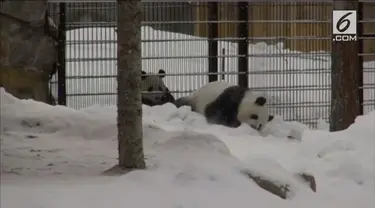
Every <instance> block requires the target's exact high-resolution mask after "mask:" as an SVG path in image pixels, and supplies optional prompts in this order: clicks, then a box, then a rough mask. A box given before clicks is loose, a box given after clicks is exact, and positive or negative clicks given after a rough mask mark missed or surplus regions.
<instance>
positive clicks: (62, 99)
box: [57, 3, 66, 105]
mask: <svg viewBox="0 0 375 208" xmlns="http://www.w3.org/2000/svg"><path fill="white" fill-rule="evenodd" d="M59 7H60V8H59V9H60V11H59V27H58V30H59V31H58V52H57V60H58V63H57V65H58V68H57V90H58V104H59V105H66V76H65V75H66V71H65V66H66V64H65V47H66V44H65V42H66V41H65V40H66V35H65V32H66V18H65V9H66V3H60V5H59Z"/></svg>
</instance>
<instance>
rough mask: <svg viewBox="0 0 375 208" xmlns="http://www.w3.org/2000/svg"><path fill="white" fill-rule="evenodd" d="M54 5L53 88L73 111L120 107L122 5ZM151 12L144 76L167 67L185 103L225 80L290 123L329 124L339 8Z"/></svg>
mask: <svg viewBox="0 0 375 208" xmlns="http://www.w3.org/2000/svg"><path fill="white" fill-rule="evenodd" d="M49 4H50V7H49V8H50V9H49V14H50V16H51V18H52V19H53V21H54V23H55V25H56V27H57V28H58V30H59V34H60V50H61V53H59V62H60V63H59V64H58V65H59V68H58V71H59V74H60V75H59V76H55V77H54V78H53V80H52V81H51V88H52V89H53V94H54V95H55V96H56V97H57V96H58V97H59V103H60V104H66V105H67V106H68V107H72V108H83V107H88V106H91V105H115V104H116V86H117V83H116V72H117V67H116V56H117V51H116V32H115V27H116V3H114V2H106V3H104V2H101V3H58V4H57V3H49ZM143 6H144V17H143V18H144V19H143V23H142V24H143V27H142V69H143V70H144V71H147V72H150V73H151V72H153V73H156V72H157V71H158V70H159V69H164V70H165V71H166V72H167V77H166V78H165V82H166V85H167V86H168V88H169V89H170V90H171V91H172V92H173V94H174V96H175V97H176V98H178V97H180V96H184V95H187V94H188V93H189V92H192V91H193V90H194V89H197V88H199V87H200V86H202V85H204V84H206V83H207V82H209V81H213V80H218V79H224V80H227V81H229V82H231V83H236V84H240V85H244V86H248V87H250V88H252V89H253V90H255V91H262V92H265V93H267V94H268V95H269V96H270V97H271V98H272V103H271V104H270V107H271V109H272V111H273V112H274V113H276V114H278V115H281V116H283V118H284V119H285V120H295V121H300V122H303V123H305V124H308V125H310V126H311V127H312V128H316V127H317V122H318V120H319V119H323V120H327V121H328V119H329V117H330V111H331V91H332V90H334V89H332V88H331V79H332V76H331V73H332V70H331V67H332V63H331V62H332V61H331V55H332V54H331V51H332V47H331V46H332V32H331V30H332V23H331V21H332V20H331V19H332V3H330V2H327V1H324V2H320V3H319V2H318V1H312V2H310V3H306V2H304V3H303V4H302V3H301V4H299V3H282V2H278V3H247V2H246V3H244V2H233V3H217V2H206V3H204V2H199V3H194V2H193V3H184V2H179V3H177V2H175V3H166V2H158V3H156V2H144V3H143ZM357 11H358V14H359V15H358V17H359V18H360V19H359V24H358V25H361V26H363V30H361V29H359V30H358V31H359V32H360V33H359V34H358V36H359V37H358V39H359V40H358V41H359V42H360V46H361V47H359V48H358V51H354V54H355V56H357V55H358V57H360V58H359V61H360V62H361V64H360V65H358V72H360V73H361V75H363V76H361V77H362V79H363V80H362V79H359V81H362V82H363V83H361V82H359V83H358V86H362V87H361V88H358V90H359V92H360V94H362V93H363V102H362V101H361V98H359V102H360V104H359V105H361V104H363V111H364V113H366V112H368V111H370V110H373V109H374V108H375V53H374V51H375V36H374V34H375V15H374V14H375V3H360V7H359V8H358V10H357ZM358 27H360V26H358ZM360 28H362V27H360ZM362 62H363V63H362ZM362 67H363V69H362ZM362 71H363V72H362ZM57 78H58V79H57ZM57 82H59V84H57ZM336 88H337V86H336ZM362 91H363V92H362ZM360 97H361V96H360Z"/></svg>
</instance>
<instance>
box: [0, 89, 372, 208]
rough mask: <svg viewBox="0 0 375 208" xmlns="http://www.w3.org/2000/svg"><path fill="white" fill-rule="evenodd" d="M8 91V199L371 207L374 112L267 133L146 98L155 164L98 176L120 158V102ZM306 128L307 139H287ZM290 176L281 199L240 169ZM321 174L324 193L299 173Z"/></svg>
mask: <svg viewBox="0 0 375 208" xmlns="http://www.w3.org/2000/svg"><path fill="white" fill-rule="evenodd" d="M0 90H1V92H0V93H1V97H0V99H1V109H0V111H1V201H0V206H1V207H6V208H7V207H11V208H24V207H28V208H40V207H53V208H65V207H69V208H72V207H77V208H86V207H90V208H99V207H100V208H102V207H139V208H143V207H145V208H146V207H147V208H149V207H160V208H161V207H163V208H168V207H171V208H172V207H173V208H176V207H178V208H187V207H194V208H200V207H202V208H207V207H216V208H220V207H223V208H224V207H225V208H227V207H233V206H234V207H251V206H254V205H256V206H259V207H279V208H283V207H285V208H293V207H296V208H297V207H298V208H300V207H304V208H309V207H311V208H316V207H319V208H321V207H327V208H332V207H340V208H346V207H347V208H352V207H361V208H372V207H374V205H375V204H374V200H373V196H374V194H375V183H374V169H375V167H374V157H375V155H374V145H375V143H374V140H375V139H374V133H375V132H374V128H373V126H375V119H374V118H375V111H372V112H370V113H369V114H368V115H366V116H362V117H358V118H357V120H356V123H355V124H353V125H352V126H351V127H350V128H348V129H347V130H345V131H341V132H336V133H329V132H326V131H311V130H308V129H306V127H305V126H303V125H302V124H297V123H284V122H281V121H278V120H276V121H275V123H273V124H271V125H270V126H269V128H268V131H267V135H268V136H267V135H259V134H258V133H257V132H254V131H253V130H252V129H250V128H247V127H245V126H241V127H239V128H238V129H229V128H226V127H222V126H217V125H208V124H207V123H206V122H205V121H204V118H203V117H202V116H200V115H198V114H195V113H193V112H191V111H189V109H187V108H182V109H179V110H177V109H175V108H174V107H173V106H171V105H168V104H166V105H164V106H157V107H153V108H150V107H147V106H143V132H144V147H145V153H146V157H147V166H148V169H147V170H144V171H134V172H131V173H129V174H127V175H124V176H120V177H107V176H100V173H101V172H103V171H105V170H107V169H108V168H110V167H112V166H113V165H114V164H116V161H117V160H116V158H117V141H116V139H117V138H116V135H117V133H116V132H117V130H116V108H115V107H114V106H108V107H105V108H104V107H91V108H87V109H82V110H73V109H70V108H66V107H61V106H48V105H45V104H43V103H38V102H35V101H31V100H18V99H16V98H14V97H13V96H11V95H9V94H8V93H6V92H5V91H4V89H3V88H1V89H0ZM287 129H295V130H296V131H299V132H302V133H303V134H302V139H301V141H298V140H289V139H287V138H286V135H287V134H288V130H287ZM241 169H242V170H243V169H248V170H249V171H251V172H253V173H257V174H259V175H262V176H264V177H265V178H269V179H272V180H274V181H276V182H280V183H285V182H286V183H290V184H292V196H291V197H290V198H289V199H287V200H283V199H281V198H279V197H277V196H275V195H273V194H270V193H268V192H267V191H265V190H263V189H260V188H259V187H258V186H257V185H256V184H254V183H253V182H252V181H251V180H249V179H248V178H246V177H244V176H243V175H242V174H240V170H241ZM301 171H302V172H308V173H311V174H312V175H314V176H315V178H316V181H317V193H314V192H312V191H311V190H309V189H308V188H307V187H306V186H305V185H303V184H302V183H299V182H298V181H296V180H294V179H293V177H292V174H293V173H296V172H301Z"/></svg>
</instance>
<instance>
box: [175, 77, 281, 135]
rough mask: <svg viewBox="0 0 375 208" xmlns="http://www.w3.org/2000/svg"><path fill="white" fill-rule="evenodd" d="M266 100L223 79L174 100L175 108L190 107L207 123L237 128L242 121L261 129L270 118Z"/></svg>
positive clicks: (271, 117)
mask: <svg viewBox="0 0 375 208" xmlns="http://www.w3.org/2000/svg"><path fill="white" fill-rule="evenodd" d="M266 102H267V99H266V98H265V97H263V96H260V95H257V94H255V93H254V92H252V91H251V90H250V89H249V88H245V87H241V86H237V85H232V84H229V83H227V82H224V81H216V82H210V83H208V84H206V85H205V86H203V87H201V88H199V89H197V90H196V91H195V92H193V93H192V94H191V95H189V96H187V97H182V98H179V99H177V100H176V102H175V105H176V107H177V108H179V107H181V106H184V105H185V106H190V107H191V109H192V111H195V112H197V113H200V114H202V115H204V116H205V117H206V119H207V122H208V123H211V124H219V125H224V126H227V127H232V128H236V127H238V126H240V125H241V123H242V122H245V123H247V124H248V125H249V126H251V127H252V128H254V129H256V130H258V131H261V130H263V128H264V127H265V125H266V124H267V123H268V122H270V121H272V120H273V118H274V116H273V115H269V114H268V108H267V107H266V105H265V104H266Z"/></svg>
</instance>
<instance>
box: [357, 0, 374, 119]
mask: <svg viewBox="0 0 375 208" xmlns="http://www.w3.org/2000/svg"><path fill="white" fill-rule="evenodd" d="M361 10H363V14H362V15H360V16H361V17H362V18H361V19H359V20H358V21H359V22H360V23H361V24H360V27H361V28H360V31H361V33H362V34H359V36H360V37H358V38H359V39H363V45H362V47H361V49H360V50H361V51H359V54H358V55H359V56H360V57H362V59H363V61H364V63H363V113H365V114H366V113H368V112H370V111H372V110H374V109H375V61H374V60H375V49H374V47H375V2H374V3H370V2H366V3H363V5H362V6H361Z"/></svg>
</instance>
